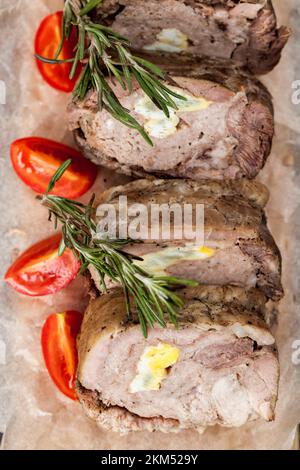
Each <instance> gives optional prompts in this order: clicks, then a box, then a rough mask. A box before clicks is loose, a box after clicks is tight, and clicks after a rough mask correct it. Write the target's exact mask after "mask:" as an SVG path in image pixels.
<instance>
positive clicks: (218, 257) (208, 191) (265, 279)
mask: <svg viewBox="0 0 300 470" xmlns="http://www.w3.org/2000/svg"><path fill="white" fill-rule="evenodd" d="M120 196H126V197H127V205H128V210H129V212H128V213H129V214H130V212H131V210H133V209H134V207H135V203H136V202H137V201H138V203H139V204H142V205H143V207H146V209H147V214H148V216H149V219H148V224H149V231H147V235H148V238H146V236H145V235H144V234H145V232H144V231H141V233H139V231H137V232H136V234H135V236H136V237H137V238H138V237H140V238H141V239H142V241H143V242H144V243H138V244H130V245H127V246H126V247H125V250H126V251H128V252H130V253H132V254H135V255H137V256H139V257H141V258H142V260H141V261H136V263H137V264H138V265H139V266H140V267H142V268H143V269H144V270H146V271H147V272H149V273H151V274H154V275H155V274H156V275H171V276H177V277H180V278H185V279H194V280H196V281H199V282H200V283H202V284H207V285H210V284H217V285H234V286H240V287H247V288H251V287H255V286H256V287H258V288H259V289H260V290H261V291H262V292H264V294H265V295H266V296H267V297H268V298H272V299H274V300H278V299H280V298H281V296H282V294H283V291H282V286H281V258H280V253H279V250H278V248H277V246H276V244H275V242H274V240H273V238H272V236H271V234H270V232H269V231H268V228H267V225H266V217H265V214H264V206H265V204H266V202H267V200H268V191H267V189H266V187H265V186H264V185H262V184H260V183H258V182H254V181H248V180H241V181H236V182H233V181H231V182H216V181H202V182H195V181H190V180H153V181H150V180H138V181H134V182H132V183H129V184H127V185H124V186H118V187H116V188H112V189H110V190H108V191H106V192H105V193H103V195H102V196H101V198H100V199H99V200H98V207H99V209H100V208H101V210H102V208H103V207H105V208H106V206H103V204H104V203H105V204H107V203H109V204H110V205H112V207H113V208H115V212H116V214H117V224H118V221H119V202H120V199H119V197H120ZM188 204H189V205H190V208H191V212H190V213H191V214H192V219H191V226H188V224H187V223H185V225H184V226H183V227H181V224H182V222H183V221H184V214H185V211H186V210H187V208H186V207H187V206H186V205H188ZM197 204H198V205H201V204H202V205H203V207H204V240H202V244H201V245H199V244H197V243H198V242H197V241H196V240H200V237H199V238H196V236H197V230H199V229H198V225H197V226H196V215H195V213H196V211H197V207H199V206H197ZM130 208H131V209H130ZM99 209H98V211H97V213H98V218H97V221H98V222H99V223H100V222H101V223H102V222H103V220H104V219H103V218H102V215H103V213H102V214H101V211H100V210H99ZM160 209H161V210H162V212H161V214H162V213H163V212H164V211H165V210H166V209H167V213H168V210H169V214H170V220H168V216H167V215H166V212H165V216H166V222H170V224H169V225H170V234H168V233H166V231H165V229H166V226H164V227H163V230H162V223H161V219H160V223H159V224H158V225H157V227H156V226H155V225H153V224H152V225H151V221H152V220H155V218H154V219H153V218H152V217H153V214H155V213H156V214H157V213H158V211H159V210H160ZM135 210H137V211H138V210H139V206H136V209H135ZM135 210H134V211H133V212H135ZM173 210H174V212H173ZM113 212H114V211H113ZM175 214H177V215H175ZM178 214H179V218H178ZM105 220H106V219H105ZM133 220H134V217H129V216H128V219H127V221H128V226H129V224H130V223H131V222H132V221H133ZM186 222H187V221H186ZM98 228H99V230H100V228H101V224H100V225H99V226H98ZM120 228H121V227H120V226H118V227H117V230H116V236H117V237H120V238H127V237H126V236H122V235H121V232H120ZM178 228H179V229H182V228H183V230H179V231H177V232H176V230H177V229H178ZM153 229H154V230H153ZM200 230H202V232H203V226H200ZM175 234H176V235H175ZM143 236H144V238H143ZM167 236H169V239H168V240H167V239H166V238H167ZM176 237H178V238H176ZM192 237H194V240H192ZM131 238H133V237H132V236H131ZM91 274H92V277H93V278H94V280H95V282H96V285H97V286H98V287H99V288H100V284H99V280H98V277H97V273H96V272H95V270H94V269H93V268H91Z"/></svg>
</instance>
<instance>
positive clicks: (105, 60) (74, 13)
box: [36, 0, 186, 145]
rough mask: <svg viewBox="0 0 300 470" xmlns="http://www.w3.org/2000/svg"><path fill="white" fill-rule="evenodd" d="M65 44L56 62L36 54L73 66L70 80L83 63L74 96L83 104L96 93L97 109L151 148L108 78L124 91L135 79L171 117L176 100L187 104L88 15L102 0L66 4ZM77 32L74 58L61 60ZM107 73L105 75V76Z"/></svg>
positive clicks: (161, 76)
mask: <svg viewBox="0 0 300 470" xmlns="http://www.w3.org/2000/svg"><path fill="white" fill-rule="evenodd" d="M64 1H65V5H64V14H63V22H62V41H61V44H60V46H59V48H58V50H57V52H56V54H55V57H54V58H53V59H47V58H44V57H42V56H40V55H37V54H36V57H37V58H38V59H39V60H41V61H44V62H46V63H55V64H59V63H64V62H73V65H72V69H71V73H70V78H71V79H72V78H73V77H74V76H75V73H76V70H77V67H78V66H79V64H80V63H85V66H84V68H83V71H82V73H81V76H80V78H79V80H78V83H77V85H76V87H75V89H74V92H73V94H74V96H75V97H77V98H79V99H80V100H83V99H84V97H85V96H86V94H87V92H88V91H89V90H90V89H93V90H95V91H96V92H97V95H98V106H99V109H100V110H101V109H102V108H104V109H106V110H107V111H108V112H109V113H110V114H111V115H112V116H113V117H114V118H115V119H117V120H118V121H120V122H122V123H123V124H125V125H126V126H128V127H131V128H133V129H136V130H137V131H138V132H140V134H141V135H142V136H143V137H144V139H145V140H146V141H147V142H148V143H149V144H150V145H153V144H152V141H151V139H150V137H149V136H148V134H147V132H146V131H145V130H144V128H143V126H142V125H141V124H139V122H138V121H137V120H136V119H135V118H134V117H133V116H131V114H130V112H129V111H128V110H127V109H126V108H124V106H122V104H121V103H120V101H119V99H118V98H117V96H116V94H115V93H114V91H113V89H112V87H111V85H110V82H109V81H108V80H107V77H109V78H110V79H111V81H112V82H113V83H114V81H115V82H118V83H119V84H120V85H121V87H122V88H123V89H124V90H128V91H131V90H132V80H133V79H135V80H136V81H137V82H138V84H139V86H140V87H141V89H142V90H143V91H144V93H145V94H146V95H147V96H148V97H149V98H150V99H151V101H152V102H153V103H154V104H155V105H156V106H157V107H158V108H159V109H161V110H162V111H163V112H164V113H165V115H166V116H167V117H169V115H170V113H169V108H173V109H177V106H176V103H175V101H174V99H173V98H177V99H182V100H185V99H186V98H184V97H182V96H180V95H178V94H177V93H176V92H174V91H172V90H171V89H169V88H168V87H167V86H166V85H164V84H163V83H162V81H161V80H163V79H165V78H166V77H165V74H164V72H163V71H162V70H161V69H160V68H159V67H157V66H156V65H154V64H152V63H151V62H149V61H147V60H145V59H142V58H140V57H137V56H135V55H133V54H132V53H131V52H130V50H129V41H128V39H126V38H125V37H123V36H121V35H120V34H118V33H116V32H115V31H113V30H112V29H111V28H108V27H106V26H104V25H101V24H98V23H94V22H93V21H92V20H91V18H90V17H89V16H88V14H89V13H90V12H91V11H92V10H93V9H94V8H96V7H97V6H98V5H99V4H100V3H101V2H102V0H64ZM73 26H75V27H76V29H77V32H78V42H77V45H76V47H75V50H74V53H75V55H74V58H72V59H67V60H59V59H58V57H59V55H60V53H61V51H62V48H63V44H64V41H65V39H69V37H70V34H71V31H72V27H73ZM105 71H106V72H105Z"/></svg>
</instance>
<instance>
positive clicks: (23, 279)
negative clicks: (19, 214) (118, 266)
mask: <svg viewBox="0 0 300 470" xmlns="http://www.w3.org/2000/svg"><path fill="white" fill-rule="evenodd" d="M60 241H61V234H57V235H54V236H52V237H50V238H47V239H46V240H42V241H41V242H38V243H36V244H35V245H33V246H31V247H30V248H29V249H28V250H26V251H25V252H24V253H23V254H21V256H19V257H18V259H17V260H16V261H15V262H14V263H13V264H12V266H11V267H10V268H9V270H8V271H7V273H6V275H5V281H6V282H7V283H8V284H9V285H10V286H11V287H13V288H14V289H15V290H16V291H18V292H19V293H21V294H24V295H27V296H30V297H38V296H43V295H49V294H54V293H55V292H58V291H60V290H62V289H64V288H65V287H67V285H69V284H70V282H71V281H72V280H73V279H74V278H75V277H76V276H77V274H78V272H79V270H80V262H79V261H78V260H77V259H76V257H75V255H74V254H73V252H72V251H71V250H70V249H69V248H67V249H66V251H65V252H64V254H63V255H62V256H58V248H59V245H60Z"/></svg>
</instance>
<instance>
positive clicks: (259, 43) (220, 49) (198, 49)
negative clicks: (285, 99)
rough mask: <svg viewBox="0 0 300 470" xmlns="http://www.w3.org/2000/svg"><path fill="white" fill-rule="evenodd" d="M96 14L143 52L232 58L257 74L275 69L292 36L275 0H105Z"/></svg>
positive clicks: (97, 17)
mask: <svg viewBox="0 0 300 470" xmlns="http://www.w3.org/2000/svg"><path fill="white" fill-rule="evenodd" d="M97 19H98V20H99V21H100V22H101V23H103V22H105V24H106V25H108V26H111V27H112V29H113V30H114V31H116V32H118V33H120V34H122V35H123V36H126V37H128V39H129V41H130V43H131V45H132V47H133V48H134V49H135V50H136V51H138V52H139V53H140V52H141V51H151V52H152V53H155V54H156V55H159V54H166V55H169V56H170V54H171V57H170V59H169V60H170V61H172V62H174V61H176V60H178V57H192V58H196V57H199V56H207V57H211V58H217V59H227V60H228V59H230V60H231V61H233V62H234V63H235V64H236V65H239V66H244V67H246V68H248V69H249V70H250V71H251V72H253V73H255V74H261V73H266V72H269V71H270V70H272V68H273V67H274V66H275V65H276V64H277V62H278V61H279V59H280V55H281V51H282V49H283V47H284V46H285V44H286V42H287V40H288V37H289V31H288V29H287V28H285V27H280V28H279V29H278V26H277V20H276V15H275V12H274V9H273V7H272V2H271V0H248V1H247V0H197V1H195V0H147V1H146V2H145V1H144V0H104V1H102V2H101V3H100V5H99V6H98V8H97V12H96V15H94V20H97Z"/></svg>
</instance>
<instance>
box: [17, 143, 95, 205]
mask: <svg viewBox="0 0 300 470" xmlns="http://www.w3.org/2000/svg"><path fill="white" fill-rule="evenodd" d="M10 156H11V161H12V165H13V168H14V170H15V172H16V174H17V175H18V177H19V178H20V179H21V180H22V181H23V183H25V184H26V185H27V186H29V187H30V188H31V189H33V191H36V192H37V193H39V194H44V193H45V192H46V190H47V187H48V184H49V183H50V180H51V178H52V176H53V175H54V173H55V172H56V170H57V169H58V168H59V167H60V166H61V165H62V163H64V162H65V161H66V160H68V159H71V160H72V164H71V166H70V167H69V168H68V169H67V171H66V172H65V173H64V175H63V176H62V177H61V179H60V180H59V181H58V182H57V183H56V185H55V187H54V189H53V191H52V192H51V194H55V195H56V196H62V197H66V198H69V199H76V198H78V197H80V196H82V195H83V194H84V193H86V192H87V191H88V190H89V189H90V188H91V187H92V185H93V184H94V182H95V179H96V177H97V172H98V169H97V166H96V165H94V164H93V163H92V162H90V161H89V160H87V159H86V158H84V157H83V156H82V155H81V153H79V152H78V151H77V150H75V149H73V148H71V147H69V146H67V145H64V144H61V143H59V142H55V141H54V140H49V139H44V138H43V137H25V138H23V139H18V140H15V141H14V142H13V143H12V144H11V149H10Z"/></svg>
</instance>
